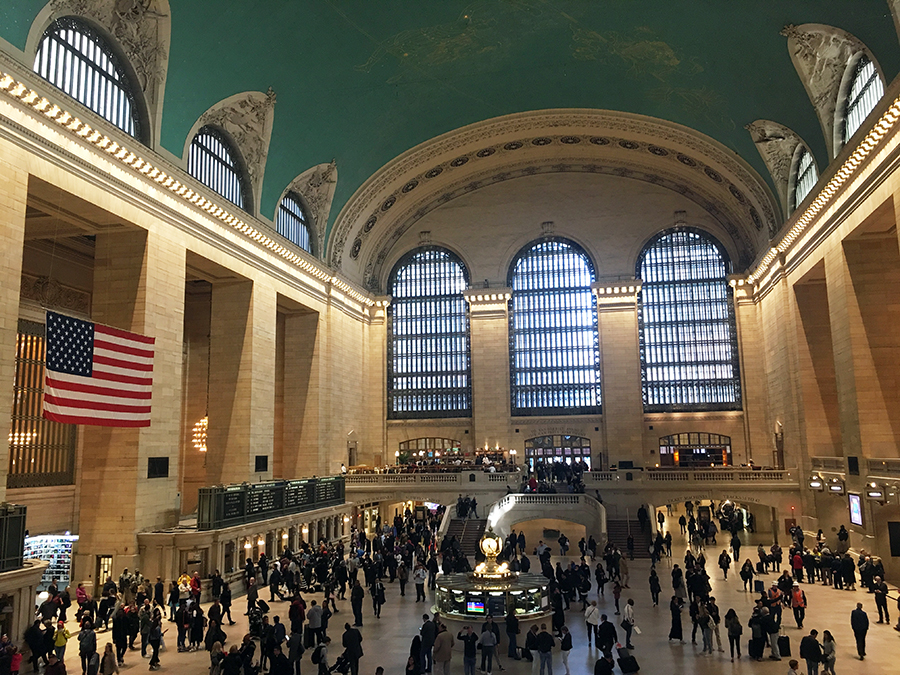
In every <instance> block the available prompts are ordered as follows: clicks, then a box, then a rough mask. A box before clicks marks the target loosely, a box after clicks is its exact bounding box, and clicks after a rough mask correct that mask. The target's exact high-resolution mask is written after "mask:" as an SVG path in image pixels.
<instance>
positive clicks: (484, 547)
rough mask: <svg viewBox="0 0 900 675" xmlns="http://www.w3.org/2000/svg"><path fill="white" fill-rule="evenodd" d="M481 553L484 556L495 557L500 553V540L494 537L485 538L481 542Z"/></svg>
mask: <svg viewBox="0 0 900 675" xmlns="http://www.w3.org/2000/svg"><path fill="white" fill-rule="evenodd" d="M481 551H482V553H484V554H485V555H486V556H496V555H497V554H498V553H500V540H499V539H496V538H494V537H485V538H484V539H482V540H481Z"/></svg>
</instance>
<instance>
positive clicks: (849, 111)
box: [842, 54, 884, 143]
mask: <svg viewBox="0 0 900 675" xmlns="http://www.w3.org/2000/svg"><path fill="white" fill-rule="evenodd" d="M855 68H856V70H855V71H854V73H853V80H852V81H851V83H850V91H849V93H848V95H847V108H846V110H845V111H844V134H843V136H844V137H843V139H842V140H843V142H844V143H847V141H849V140H850V139H851V138H852V137H853V134H855V133H856V132H857V130H858V129H859V128H860V127H861V126H862V123H863V122H865V120H866V117H868V116H869V113H870V112H872V110H874V108H875V106H876V105H877V104H878V101H880V100H881V97H882V96H884V82H882V81H881V76H880V75H879V74H878V70H877V69H876V68H875V64H874V63H872V61H871V60H870V59H869V57H868V56H866V55H865V54H864V55H863V56H862V57H860V59H859V61H858V62H857V64H856V66H855Z"/></svg>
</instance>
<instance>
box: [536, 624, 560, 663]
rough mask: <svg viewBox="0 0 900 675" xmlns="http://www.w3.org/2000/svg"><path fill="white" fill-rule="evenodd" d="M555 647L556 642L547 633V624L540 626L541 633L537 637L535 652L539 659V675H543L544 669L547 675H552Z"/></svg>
mask: <svg viewBox="0 0 900 675" xmlns="http://www.w3.org/2000/svg"><path fill="white" fill-rule="evenodd" d="M555 646H556V640H555V639H554V638H553V636H552V635H551V634H550V633H548V632H547V624H545V623H542V624H541V632H540V633H538V636H537V650H538V655H539V656H540V659H541V669H540V675H544V668H545V667H546V669H547V675H553V647H555Z"/></svg>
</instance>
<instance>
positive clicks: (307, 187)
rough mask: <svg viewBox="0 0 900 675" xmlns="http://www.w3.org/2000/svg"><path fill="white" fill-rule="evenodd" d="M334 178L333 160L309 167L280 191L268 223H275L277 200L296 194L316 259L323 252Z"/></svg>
mask: <svg viewBox="0 0 900 675" xmlns="http://www.w3.org/2000/svg"><path fill="white" fill-rule="evenodd" d="M337 176H338V173H337V163H336V162H335V161H334V160H331V162H328V163H323V164H317V165H316V166H313V167H310V168H309V169H307V170H306V171H304V172H303V173H301V174H300V175H299V176H297V177H296V178H295V179H294V180H292V181H291V182H290V183H289V184H288V185H287V187H285V188H284V190H283V191H282V193H281V196H279V197H278V203H277V204H276V205H275V213H274V214H272V222H277V220H278V207H279V205H280V204H281V200H282V199H284V198H285V196H286V195H287V194H288V193H289V192H293V193H295V194H297V195H299V196H300V197H301V198H302V199H303V206H304V207H305V208H306V215H307V216H308V217H309V219H310V223H309V225H308V227H309V235H310V239H311V248H312V255H314V256H315V257H317V258H320V257H322V256H323V255H324V253H325V251H324V242H325V228H326V226H327V225H328V216H329V214H330V213H331V202H332V201H333V200H334V189H335V186H336V185H337Z"/></svg>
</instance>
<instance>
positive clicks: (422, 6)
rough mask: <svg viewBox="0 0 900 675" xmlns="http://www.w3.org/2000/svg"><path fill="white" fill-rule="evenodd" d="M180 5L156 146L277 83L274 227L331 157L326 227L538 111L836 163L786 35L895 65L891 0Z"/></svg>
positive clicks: (752, 154) (4, 31)
mask: <svg viewBox="0 0 900 675" xmlns="http://www.w3.org/2000/svg"><path fill="white" fill-rule="evenodd" d="M121 1H122V2H123V3H124V4H125V5H127V4H128V3H129V2H140V1H141V0H121ZM45 4H46V0H10V1H9V2H4V3H0V37H2V38H3V39H5V40H7V41H8V42H9V43H10V44H11V45H12V46H13V47H14V48H16V49H18V50H24V49H25V45H26V38H27V36H28V31H29V29H30V27H31V24H32V22H33V21H34V19H35V17H36V16H37V14H38V12H39V11H40V10H41V9H42V8H43V7H44V5H45ZM170 9H171V15H172V20H171V49H170V54H169V61H168V73H167V77H166V82H165V100H164V109H163V117H162V135H161V143H162V146H163V147H165V148H166V149H167V150H169V151H171V152H172V153H174V154H175V155H177V156H180V155H181V154H182V150H183V148H184V144H185V139H186V137H187V135H188V133H189V132H190V130H191V128H192V126H193V125H194V123H195V122H196V120H197V119H198V117H199V116H200V115H202V114H203V113H204V111H206V110H207V109H209V108H210V106H212V105H213V104H215V103H216V102H218V101H220V100H222V99H225V98H227V97H229V96H231V95H233V94H236V93H239V92H243V91H251V90H252V91H266V90H267V89H268V88H269V87H272V88H273V89H274V90H275V92H276V94H277V105H276V108H275V119H274V126H273V131H272V138H271V146H270V149H269V156H268V161H267V165H266V174H265V178H264V184H263V194H262V204H261V211H262V213H263V215H266V216H269V217H271V216H272V214H273V212H274V210H275V207H276V204H277V201H278V198H279V196H280V195H281V193H282V191H283V189H284V188H285V186H286V185H288V184H289V183H290V182H291V181H292V180H293V179H294V178H295V177H296V176H297V175H298V174H300V173H301V172H303V171H305V170H306V169H308V168H309V167H311V166H314V165H317V164H320V163H323V162H329V161H330V160H331V159H335V160H336V162H337V166H338V176H339V179H338V185H337V186H336V193H335V199H334V204H333V207H332V209H331V223H333V222H334V220H335V217H336V215H337V214H338V212H339V211H340V210H341V208H342V206H343V205H344V204H345V203H346V202H347V201H348V200H349V198H350V197H351V195H353V193H354V192H355V191H356V190H357V189H358V188H359V187H360V185H362V184H363V182H364V181H365V180H366V179H367V178H369V177H370V176H371V175H372V174H373V173H375V172H376V171H377V170H378V169H379V168H380V167H382V166H383V165H385V164H386V163H388V162H389V161H390V160H391V159H392V158H395V157H396V156H398V155H400V154H401V153H403V152H405V151H407V150H409V149H410V148H412V147H414V146H416V145H418V144H420V143H422V142H425V141H427V140H428V139H431V138H433V137H435V136H437V135H439V134H442V133H445V132H448V131H451V130H454V129H458V128H460V127H462V126H464V125H468V124H472V123H475V122H479V121H482V120H486V119H489V118H494V117H497V116H500V115H505V114H510V113H517V112H525V111H530V110H541V109H554V108H594V109H606V110H617V111H623V112H630V113H639V114H643V115H649V116H653V117H656V118H660V119H663V120H667V121H671V122H676V123H679V124H683V125H686V126H688V127H691V128H693V129H695V130H698V131H700V132H702V133H704V134H706V135H708V136H710V137H712V138H713V139H715V140H717V141H718V142H719V143H721V144H723V145H724V146H726V147H727V148H730V149H731V150H733V151H734V152H736V153H737V154H738V155H740V156H741V157H742V158H743V159H744V160H745V161H746V162H748V163H749V164H750V165H751V166H753V167H754V168H755V169H756V170H757V171H758V172H759V173H760V174H761V175H763V176H765V177H766V180H768V176H767V175H766V170H765V167H764V166H763V164H762V161H761V159H760V157H759V154H758V153H757V151H756V149H755V147H754V145H753V142H752V141H751V138H750V136H749V134H748V132H747V131H746V130H745V129H744V126H745V125H746V124H748V123H749V122H751V121H753V120H756V119H760V118H763V119H770V120H774V121H777V122H779V123H781V124H784V125H786V126H787V127H790V128H791V129H793V130H794V131H796V132H797V133H798V134H799V135H800V136H801V137H802V138H803V139H804V140H806V141H807V143H809V145H810V146H811V148H812V150H813V151H814V153H815V154H816V156H817V158H818V160H819V165H820V166H825V165H826V164H827V163H828V154H827V151H826V146H825V141H824V139H823V137H822V131H821V129H820V126H819V123H818V120H817V117H816V112H815V110H814V109H813V106H812V105H811V103H810V101H809V98H808V96H807V93H806V91H805V90H804V87H803V84H802V83H801V81H800V79H799V78H798V76H797V73H796V71H795V69H794V66H793V65H792V63H791V58H790V55H789V53H788V49H787V46H786V38H785V37H783V36H782V35H780V34H779V32H780V31H781V30H782V28H783V27H784V26H785V25H787V24H798V25H799V24H803V23H819V24H827V25H832V26H837V27H839V28H841V29H843V30H846V31H848V32H850V33H852V34H853V35H855V36H856V37H857V38H859V39H860V40H861V41H862V42H863V43H864V44H865V45H866V46H867V47H868V48H869V49H870V50H871V52H872V53H873V54H874V56H875V57H876V59H877V60H878V62H879V64H880V66H881V68H882V70H883V72H884V73H885V75H886V76H887V79H888V80H889V81H890V80H891V79H893V78H894V77H895V76H896V74H897V72H898V69H900V46H898V40H897V34H896V32H895V29H894V25H893V20H892V17H891V13H890V11H889V4H888V2H887V1H886V0H852V1H850V0H783V1H780V2H778V1H775V0H741V1H740V2H718V1H716V0H692V1H691V2H672V0H643V1H640V2H639V1H638V0H441V1H440V2H423V1H422V0H379V1H377V2H373V1H371V0H314V1H312V2H296V0H256V1H254V2H237V1H236V0H230V1H223V2H216V3H211V2H197V1H196V0H195V1H193V2H190V1H187V0H171V2H170ZM331 223H329V227H330V225H331Z"/></svg>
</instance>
